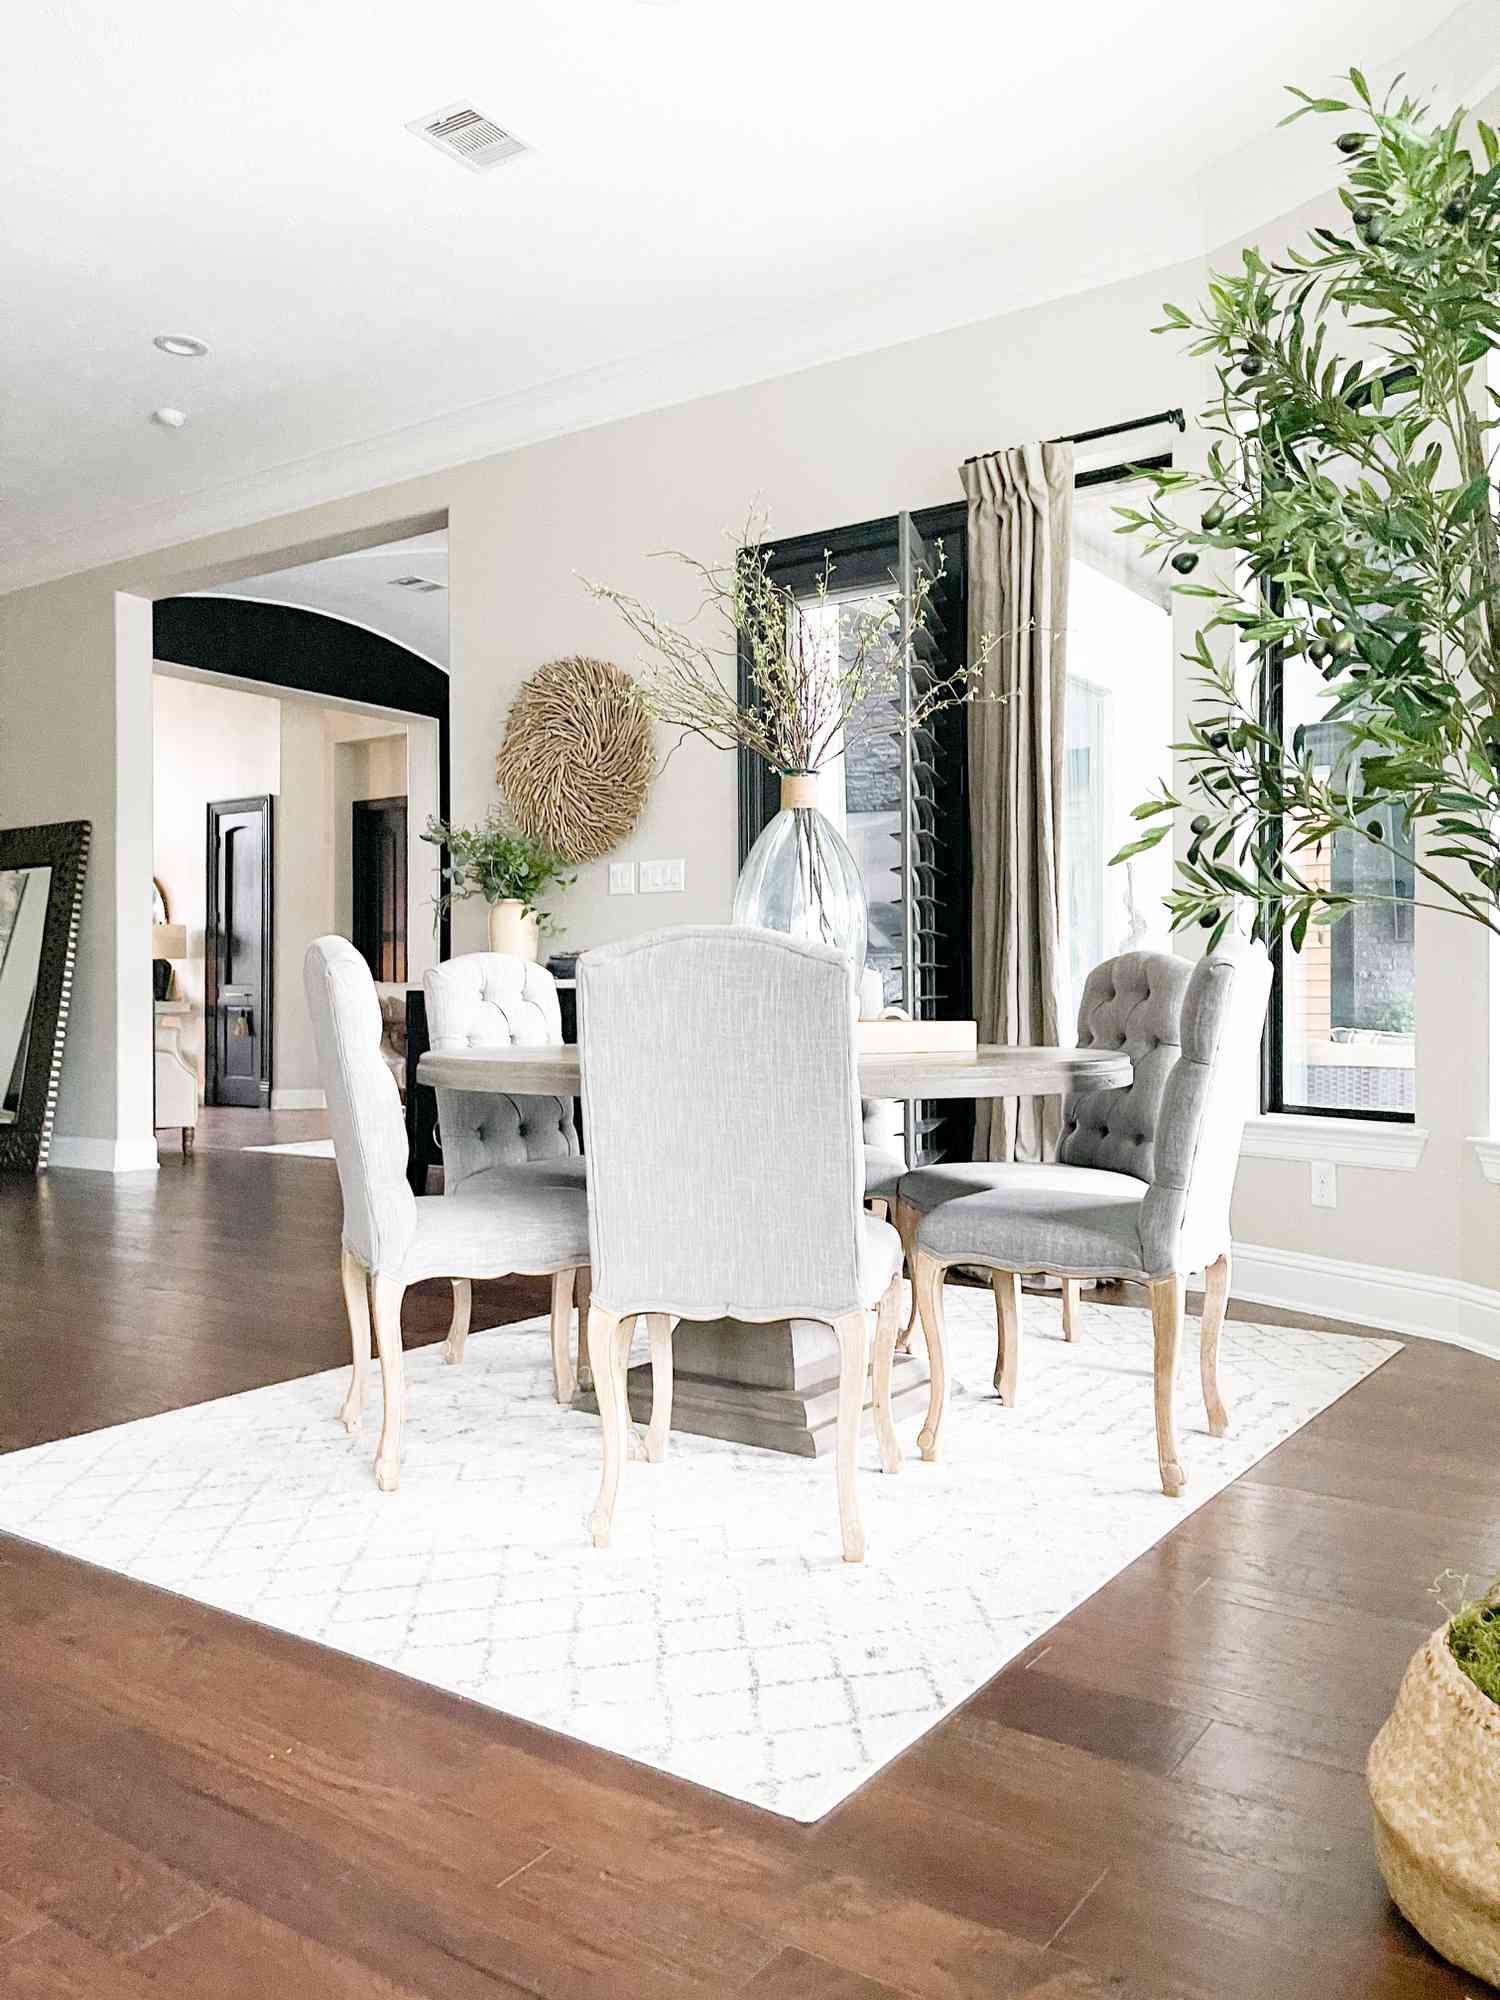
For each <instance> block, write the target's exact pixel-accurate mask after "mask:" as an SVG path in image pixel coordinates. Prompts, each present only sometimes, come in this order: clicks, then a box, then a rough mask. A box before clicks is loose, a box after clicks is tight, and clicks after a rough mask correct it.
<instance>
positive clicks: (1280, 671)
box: [1261, 650, 1417, 1125]
mask: <svg viewBox="0 0 1500 2000" xmlns="http://www.w3.org/2000/svg"><path fill="white" fill-rule="evenodd" d="M1329 703H1330V695H1329V690H1328V688H1327V686H1326V684H1325V682H1324V680H1323V676H1322V674H1321V673H1320V672H1319V671H1318V669H1317V668H1316V667H1315V666H1313V665H1312V664H1311V663H1310V662H1309V660H1308V659H1307V657H1306V655H1305V654H1302V655H1297V656H1294V657H1291V658H1288V657H1286V656H1285V655H1284V654H1283V653H1281V652H1280V651H1279V650H1278V651H1277V653H1275V654H1274V655H1273V656H1272V657H1271V659H1270V660H1269V661H1268V663H1267V667H1266V672H1265V676H1264V681H1263V687H1262V712H1263V716H1264V719H1265V724H1266V727H1267V728H1269V729H1271V730H1273V731H1274V732H1275V733H1276V734H1278V735H1280V736H1281V737H1282V738H1283V739H1284V740H1285V741H1286V742H1287V743H1288V745H1289V746H1290V747H1292V748H1293V749H1295V750H1298V751H1305V752H1308V753H1310V754H1311V756H1312V759H1313V762H1314V764H1315V765H1317V766H1319V767H1320V768H1322V769H1325V770H1328V771H1330V772H1332V773H1333V774H1334V776H1335V777H1336V778H1338V779H1342V778H1344V777H1346V776H1347V775H1348V767H1349V761H1350V759H1351V757H1353V756H1356V755H1357V754H1358V753H1357V750H1356V749H1355V747H1354V745H1353V742H1352V739H1351V735H1350V732H1349V731H1348V730H1347V729H1346V728H1345V727H1344V726H1343V725H1342V724H1340V723H1338V722H1334V721H1331V720H1329V719H1328V716H1327V713H1326V711H1327V709H1328V706H1329ZM1371 819H1372V821H1373V820H1379V821H1381V822H1388V823H1389V826H1388V830H1387V829H1386V828H1385V827H1383V828H1382V831H1384V832H1385V833H1386V839H1387V840H1388V842H1389V845H1388V846H1387V845H1379V846H1377V845H1376V844H1375V843H1374V842H1373V841H1368V840H1365V839H1363V838H1361V837H1360V835H1358V834H1354V833H1343V832H1341V833H1337V834H1335V835H1334V837H1333V839H1332V840H1331V841H1329V842H1326V843H1325V844H1324V846H1323V847H1321V848H1320V849H1318V850H1317V851H1316V852H1314V853H1312V854H1299V855H1298V857H1297V866H1298V869H1299V871H1300V872H1301V873H1302V874H1304V875H1306V876H1307V877H1308V879H1309V880H1310V881H1314V882H1317V881H1323V882H1326V883H1327V884H1328V885H1329V886H1330V887H1332V888H1336V889H1345V890H1351V891H1354V892H1356V893H1362V894H1365V895H1368V896H1370V897H1372V898H1373V899H1374V900H1371V901H1369V902H1362V903H1357V904H1356V905H1355V906H1354V907H1353V909H1351V910H1350V911H1349V912H1348V913H1347V915H1345V916H1344V917H1342V918H1341V919H1340V920H1339V922H1338V923H1336V924H1332V925H1327V926H1322V925H1314V926H1312V927H1310V928H1309V930H1308V933H1307V939H1306V942H1305V943H1304V945H1303V948H1302V950H1301V951H1300V952H1293V951H1292V950H1291V949H1290V947H1289V946H1288V944H1287V943H1286V941H1285V939H1284V938H1280V939H1277V941H1276V942H1275V943H1274V944H1273V946H1272V947H1271V967H1272V983H1271V1004H1270V1009H1269V1012H1268V1014H1267V1018H1266V1035H1265V1042H1264V1047H1263V1060H1262V1069H1261V1107H1262V1109H1263V1110H1265V1111H1268V1112H1290V1113H1294V1114H1299V1115H1302V1116H1307V1117H1319V1118H1372V1119H1384V1120H1386V1121H1388V1122H1391V1123H1395V1124H1407V1125H1409V1124H1411V1123H1413V1122H1414V1120H1415V1118H1416V973H1417V962H1416V902H1415V895H1416V874H1415V870H1414V868H1413V865H1412V864H1413V858H1414V847H1413V842H1412V832H1411V827H1410V825H1409V823H1408V821H1407V819H1406V816H1405V815H1404V814H1401V813H1392V812H1391V811H1389V810H1388V809H1382V810H1381V811H1380V812H1379V813H1372V815H1371ZM1270 837H1271V840H1272V842H1273V844H1274V842H1275V841H1276V840H1278V839H1279V837H1280V835H1279V829H1276V830H1273V832H1272V834H1271V836H1270Z"/></svg>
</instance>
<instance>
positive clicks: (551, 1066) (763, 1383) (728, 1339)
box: [417, 1043, 1132, 1457]
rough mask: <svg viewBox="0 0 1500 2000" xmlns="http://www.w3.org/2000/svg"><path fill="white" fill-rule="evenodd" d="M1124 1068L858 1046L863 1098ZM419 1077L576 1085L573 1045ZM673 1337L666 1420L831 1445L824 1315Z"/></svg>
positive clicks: (427, 1066)
mask: <svg viewBox="0 0 1500 2000" xmlns="http://www.w3.org/2000/svg"><path fill="white" fill-rule="evenodd" d="M1131 1075H1132V1069H1131V1063H1130V1058H1129V1057H1128V1056H1127V1055H1125V1054H1124V1052H1123V1051H1121V1050H1116V1049H1055V1048H1022V1047H1001V1046H998V1045H994V1044H981V1045H980V1047H979V1048H977V1049H975V1050H974V1051H972V1052H971V1053H966V1054H949V1053H943V1054H933V1055H921V1054H905V1053H903V1054H890V1053H883V1054H873V1053H868V1052H862V1053H861V1054H860V1056H859V1090H860V1095H861V1097H868V1098H896V1099H899V1100H907V1099H918V1098H925V1099H934V1098H974V1097H1053V1096H1067V1095H1070V1094H1071V1093H1072V1092H1074V1091H1076V1090H1118V1089H1122V1088H1123V1087H1124V1086H1125V1085H1126V1084H1128V1083H1129V1082H1130V1079H1131ZM417 1081H418V1082H419V1083H424V1084H430V1085H431V1086H432V1087H433V1088H434V1089H437V1090H465V1091H480V1092H485V1091H493V1092H496V1093H498V1094H501V1095H504V1096H508V1097H577V1096H578V1094H579V1087H580V1084H579V1052H578V1048H577V1045H576V1044H575V1043H565V1044H563V1045H561V1046H557V1045H552V1046H547V1047H541V1048H537V1047H521V1048H517V1047H514V1046H512V1047H509V1048H494V1049H458V1050H448V1051H443V1052H441V1053H439V1052H437V1051H431V1052H429V1053H428V1054H427V1055H424V1056H423V1057H422V1058H421V1059H420V1061H419V1062H418V1064H417ZM585 1140H586V1135H585ZM672 1349H673V1376H674V1386H673V1396H672V1428H673V1429H674V1430H681V1431H693V1432H696V1433H697V1434H698V1435H700V1436H703V1437H717V1438H728V1439H731V1440H733V1441H734V1442H736V1443H739V1444H754V1445H761V1446H764V1447H766V1448H767V1449H769V1450H772V1451H785V1452H792V1453H796V1454H799V1455H801V1456H804V1457H815V1456H817V1455H819V1454H821V1453H822V1452H824V1451H831V1450H832V1449H833V1446H834V1441H835V1419H836V1414H837V1400H838V1373H839V1353H838V1343H837V1341H836V1340H835V1338H834V1334H833V1329H832V1328H831V1327H828V1326H824V1325H822V1324H821V1323H820V1322H817V1321H813V1320H776V1321H772V1322H769V1323H765V1322H757V1323H755V1324H750V1323H748V1322H746V1321H743V1320H735V1319H717V1320H705V1321H693V1322H688V1321H683V1322H682V1323H681V1324H680V1325H679V1326H678V1327H677V1330H676V1332H675V1333H674V1335H673V1338H672ZM896 1360H897V1370H896V1380H895V1382H894V1384H893V1389H892V1401H893V1405H894V1408H895V1411H896V1414H897V1416H898V1417H899V1416H901V1415H902V1414H903V1413H904V1412H905V1411H906V1410H908V1409H916V1408H918V1407H921V1408H925V1407H926V1388H927V1366H926V1361H925V1358H923V1357H919V1356H917V1355H902V1354H898V1355H897V1357H896ZM573 1407H574V1408H575V1409H584V1410H594V1409H597V1407H598V1405H597V1404H596V1402H595V1400H594V1392H593V1388H592V1386H582V1385H581V1386H580V1387H579V1390H578V1393H577V1395H576V1396H575V1398H574V1403H573ZM630 1407H631V1414H632V1416H633V1417H634V1418H635V1419H636V1420H637V1421H640V1422H645V1421H646V1420H647V1419H648V1418H649V1416H650V1414H651V1371H650V1368H649V1367H647V1366H644V1365H642V1366H640V1367H637V1368H633V1369H632V1370H631V1371H630ZM866 1415H867V1418H868V1409H867V1411H866Z"/></svg>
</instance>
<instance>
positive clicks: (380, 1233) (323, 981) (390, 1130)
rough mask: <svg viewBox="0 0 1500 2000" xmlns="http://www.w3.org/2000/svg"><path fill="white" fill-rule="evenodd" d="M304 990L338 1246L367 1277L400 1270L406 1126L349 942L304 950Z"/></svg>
mask: <svg viewBox="0 0 1500 2000" xmlns="http://www.w3.org/2000/svg"><path fill="white" fill-rule="evenodd" d="M302 986H303V991H304V992H305V993H306V995H307V1011H308V1013H309V1014H310V1015H311V1017H312V1026H313V1037H314V1039H315V1041H316V1043H317V1048H318V1073H319V1075H320V1076H321V1077H322V1079H323V1095H324V1097H325V1098H326V1100H327V1103H328V1122H329V1125H330V1126H331V1127H332V1130H333V1150H334V1156H335V1158H336V1159H337V1161H338V1169H339V1187H340V1189H341V1190H342V1192H343V1197H344V1242H345V1243H346V1244H347V1246H348V1247H349V1249H350V1250H352V1251H353V1252H354V1254H355V1256H356V1257H357V1258H358V1259H359V1261H360V1262H361V1263H362V1264H363V1265H364V1266H365V1268H366V1270H368V1271H383V1270H396V1269H399V1267H400V1266H401V1265H402V1264H403V1263H404V1262H405V1259H406V1254H407V1252H408V1250H409V1249H410V1247H411V1241H412V1238H413V1237H414V1236H415V1234H416V1230H417V1201H416V1196H415V1195H414V1194H413V1193H412V1191H411V1189H410V1188H409V1187H408V1186H407V1184H406V1120H405V1118H404V1116H403V1115H402V1111H401V1098H400V1094H399V1092H398V1091H397V1089H396V1079H395V1078H394V1077H393V1076H392V1075H391V1073H390V1071H389V1070H388V1069H387V1068H386V1065H385V1058H384V1056H383V1055H382V1053H381V1047H380V1038H381V1033H382V1031H383V1028H384V1025H385V1024H384V1022H383V1020H382V1018H381V1013H380V1001H379V999H378V998H377V996H376V993H375V982H374V980H373V979H372V978H371V977H370V968H369V966H367V965H366V964H365V961H364V960H363V958H361V957H360V955H359V953H358V952H357V951H356V950H355V949H354V946H353V945H352V944H350V942H349V940H348V939H347V938H341V937H321V938H315V939H314V940H313V942H312V943H311V944H310V945H309V946H308V947H307V954H306V956H305V957H304V959H303V961H302Z"/></svg>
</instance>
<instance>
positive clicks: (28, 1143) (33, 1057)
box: [0, 819, 144, 1174]
mask: <svg viewBox="0 0 1500 2000" xmlns="http://www.w3.org/2000/svg"><path fill="white" fill-rule="evenodd" d="M93 832H94V829H93V825H92V823H91V822H90V821H88V820H86V819H67V820H59V821H58V822H57V823H56V824H55V825H52V826H17V827H4V828H0V869H8V868H50V869H51V870H52V879H51V881H50V882H49V883H48V885H47V888H48V893H47V921H46V927H45V929H44V930H43V933H42V957H41V964H40V966H39V967H38V970H37V983H36V996H35V998H34V999H33V1001H32V1011H31V1034H30V1038H29V1040H28V1042H27V1045H26V1068H25V1072H24V1074H23V1075H22V1078H21V1097H20V1102H19V1105H18V1106H17V1111H16V1118H15V1122H14V1124H11V1125H0V1169H4V1170H8V1171H11V1172H16V1173H28V1174H39V1173H43V1172H45V1171H46V1166H47V1156H48V1154H49V1153H50V1151H51V1149H52V1121H53V1119H54V1117H55V1116H56V1114H57V1087H58V1081H59V1079H60V1077H61V1075H62V1057H63V1041H64V1039H65V1037H66V1035H67V1031H68V1002H69V1000H70V998H71V996H72V992H73V966H74V964H75V962H76V960H77V957H78V926H79V923H80V921H81V919H82V916H83V882H84V876H85V874H86V872H87V869H88V858H89V842H90V840H91V839H92V838H93ZM143 921H144V919H143Z"/></svg>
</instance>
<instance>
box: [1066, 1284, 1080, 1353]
mask: <svg viewBox="0 0 1500 2000" xmlns="http://www.w3.org/2000/svg"><path fill="white" fill-rule="evenodd" d="M1082 1290H1083V1287H1082V1286H1081V1285H1080V1284H1079V1282H1078V1280H1077V1279H1076V1278H1064V1279H1063V1281H1062V1322H1063V1339H1064V1340H1068V1341H1072V1340H1076V1339H1077V1338H1078V1334H1079V1328H1080V1325H1081V1301H1080V1293H1081V1292H1082Z"/></svg>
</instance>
